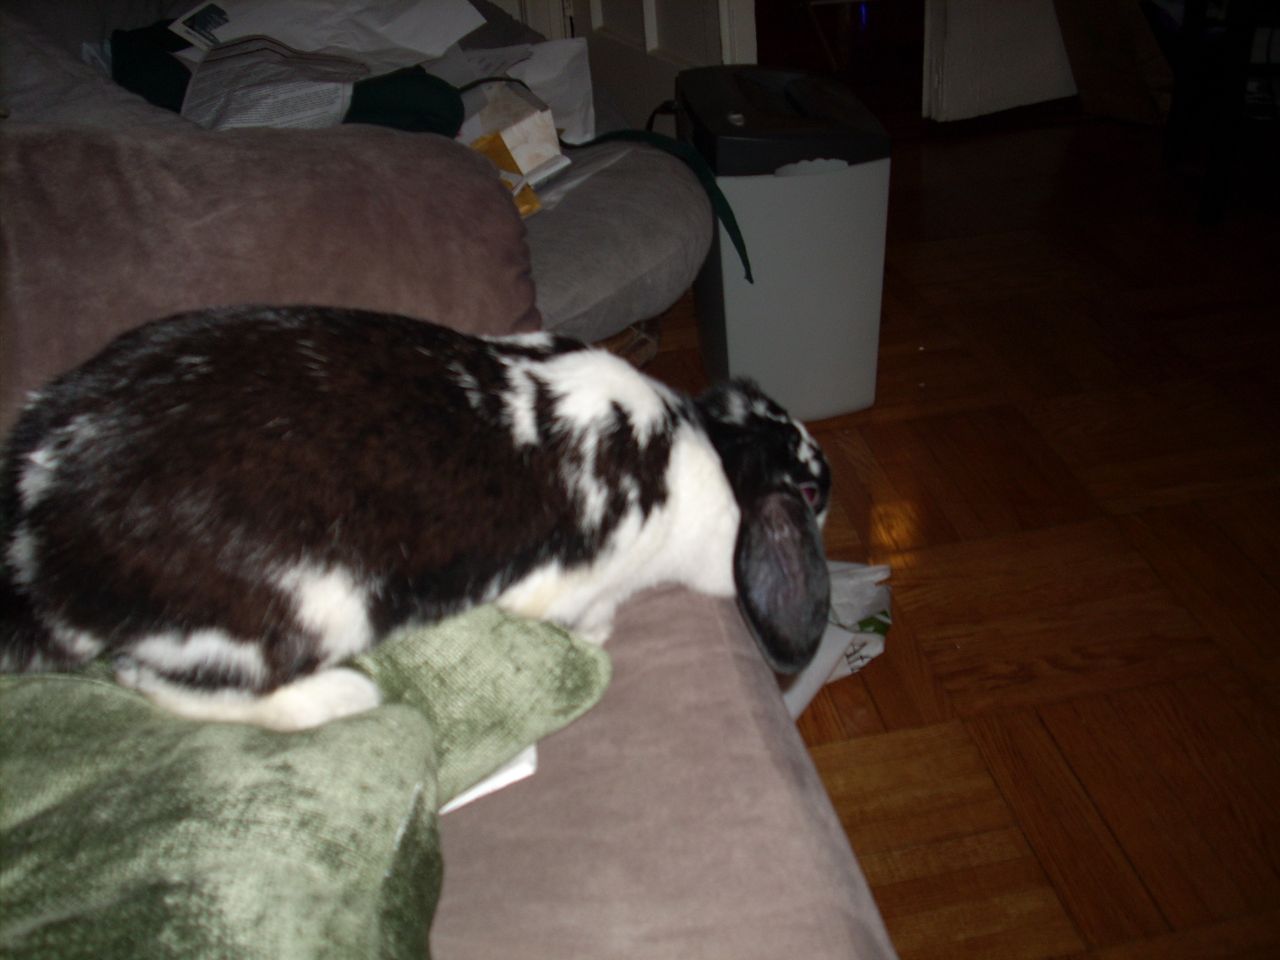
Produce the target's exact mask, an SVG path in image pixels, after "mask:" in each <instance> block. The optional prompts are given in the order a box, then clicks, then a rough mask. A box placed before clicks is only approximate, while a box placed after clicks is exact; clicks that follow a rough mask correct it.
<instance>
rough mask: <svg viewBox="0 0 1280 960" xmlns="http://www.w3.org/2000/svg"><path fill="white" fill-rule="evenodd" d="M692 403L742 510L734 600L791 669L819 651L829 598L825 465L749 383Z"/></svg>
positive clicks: (778, 661) (806, 438)
mask: <svg viewBox="0 0 1280 960" xmlns="http://www.w3.org/2000/svg"><path fill="white" fill-rule="evenodd" d="M697 406H698V408H699V410H700V411H701V414H702V417H703V422H704V426H705V428H706V431H707V434H708V436H709V437H710V438H711V442H712V444H713V445H714V446H715V448H716V451H717V453H719V455H720V460H721V462H722V463H723V465H724V472H725V476H726V477H728V479H729V484H730V486H731V487H732V488H733V493H734V497H735V498H736V499H737V501H738V508H739V511H740V513H741V521H740V525H739V527H738V538H737V543H736V544H735V547H734V555H733V573H734V580H735V581H736V585H737V590H738V602H739V604H740V605H741V607H742V610H743V613H744V614H745V615H746V620H747V622H748V624H750V626H751V628H752V630H753V631H754V633H755V635H756V640H757V641H758V642H759V644H760V648H761V650H762V651H763V653H764V655H765V659H766V660H767V661H768V662H769V665H770V666H772V667H773V668H774V669H775V670H777V671H779V672H781V673H795V672H797V671H799V670H801V669H803V668H804V667H805V665H806V664H808V662H809V661H810V660H811V659H812V657H813V654H814V653H815V652H816V650H817V649H818V644H819V642H820V641H821V640H822V634H823V631H824V630H825V629H826V624H827V610H828V608H829V607H830V604H831V582H830V575H829V573H828V570H827V563H826V558H825V555H824V553H823V548H822V532H821V528H822V524H823V522H824V521H825V519H826V515H827V504H828V500H829V497H830V494H831V470H830V468H829V467H828V466H827V461H826V458H825V457H824V456H823V454H822V450H821V449H820V448H819V447H818V445H817V443H815V442H814V440H813V438H812V437H811V436H810V435H809V432H808V431H807V430H805V428H804V426H803V425H802V424H800V423H799V422H797V421H795V420H793V419H792V418H791V416H790V415H788V414H787V412H786V411H785V410H783V409H782V408H781V407H780V406H778V405H777V404H776V403H774V402H773V401H772V400H770V399H769V398H768V397H767V396H765V394H764V393H762V392H761V391H760V388H759V387H757V386H756V385H755V384H754V383H752V382H751V381H748V380H740V379H739V380H731V381H728V382H726V383H722V384H719V385H717V386H715V387H712V388H711V389H710V390H708V391H707V392H706V393H704V394H703V395H702V396H701V397H699V398H698V400H697Z"/></svg>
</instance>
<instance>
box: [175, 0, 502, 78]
mask: <svg viewBox="0 0 1280 960" xmlns="http://www.w3.org/2000/svg"><path fill="white" fill-rule="evenodd" d="M483 23H484V17H482V16H481V15H480V13H479V11H477V10H476V8H475V7H473V6H472V5H471V4H470V3H467V0H272V2H271V3H261V2H258V0H217V2H216V3H200V4H197V5H196V6H194V7H193V8H192V9H190V10H188V11H187V12H186V13H184V14H183V15H182V16H180V17H178V18H177V19H175V20H174V22H173V24H172V26H170V28H169V29H170V30H172V31H173V32H174V33H176V34H178V35H179V36H181V37H183V38H184V39H186V40H188V41H189V42H190V43H192V44H194V45H195V46H196V48H197V49H198V50H200V51H206V50H209V49H211V48H212V47H214V46H216V45H218V44H220V43H226V42H228V41H231V40H236V39H239V38H241V37H247V36H263V37H271V38H273V39H275V40H278V41H280V42H281V43H284V44H287V45H288V46H290V47H293V48H294V49H296V50H305V51H308V52H320V53H336V54H339V55H342V56H347V57H353V58H355V59H357V60H359V61H360V62H361V63H364V64H365V65H366V66H368V67H369V68H370V70H371V71H373V73H374V74H375V75H376V74H379V73H386V72H389V71H391V70H398V69H400V68H401V67H409V66H413V65H414V64H417V63H421V62H422V61H423V60H429V59H432V58H435V57H440V56H443V55H444V53H445V51H446V50H448V49H449V47H451V46H452V45H453V44H455V43H457V42H458V41H459V40H461V39H462V38H463V37H465V36H466V35H467V34H468V33H470V32H471V31H472V30H475V29H476V28H477V27H479V26H481V25H482V24H483ZM189 59H194V60H199V59H200V55H199V54H197V55H195V56H194V57H193V58H189Z"/></svg>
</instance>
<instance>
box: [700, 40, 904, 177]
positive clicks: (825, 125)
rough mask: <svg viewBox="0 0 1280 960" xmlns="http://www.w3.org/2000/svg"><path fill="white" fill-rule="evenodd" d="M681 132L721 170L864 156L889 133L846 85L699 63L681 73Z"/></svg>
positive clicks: (740, 172)
mask: <svg viewBox="0 0 1280 960" xmlns="http://www.w3.org/2000/svg"><path fill="white" fill-rule="evenodd" d="M676 103H677V107H678V110H679V111H680V115H679V118H678V119H679V125H680V127H681V131H680V133H681V136H682V137H684V138H685V139H688V140H690V141H692V143H693V144H694V146H695V147H697V148H698V150H699V152H700V153H701V154H702V155H703V157H704V158H705V159H706V161H707V162H708V163H709V164H710V165H711V169H712V170H713V171H715V172H716V173H717V174H720V175H724V176H752V175H758V174H768V173H773V171H774V170H776V169H777V168H778V167H780V166H782V165H783V164H787V163H795V162H796V161H798V160H812V159H817V158H832V159H837V160H844V161H846V162H848V163H851V164H853V163H865V162H867V161H870V160H880V159H883V158H884V157H887V156H889V135H888V134H887V133H886V132H885V130H884V127H882V126H881V125H880V122H879V121H878V120H876V118H875V117H874V116H873V115H872V113H871V111H870V110H868V109H867V108H866V107H865V106H863V104H862V103H861V101H859V100H858V98H857V97H855V96H854V95H853V93H852V91H850V90H849V88H848V87H847V86H845V85H844V84H842V83H839V82H837V81H835V80H830V79H827V78H824V77H818V76H814V75H813V74H808V73H803V72H797V71H789V70H774V69H769V68H765V67H755V66H741V65H727V66H719V67H695V68H693V69H691V70H684V71H681V72H680V74H679V75H677V77H676Z"/></svg>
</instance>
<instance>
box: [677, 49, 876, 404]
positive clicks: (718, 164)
mask: <svg viewBox="0 0 1280 960" xmlns="http://www.w3.org/2000/svg"><path fill="white" fill-rule="evenodd" d="M676 123H677V135H678V136H679V137H680V138H681V139H683V140H686V141H688V142H690V143H692V144H693V146H694V147H695V148H696V149H697V150H698V151H699V153H701V154H702V156H703V157H704V158H705V159H706V161H707V162H708V164H710V166H711V169H712V171H713V172H714V173H715V175H716V182H717V184H718V185H719V187H720V189H721V190H722V191H723V192H724V195H725V197H726V198H727V199H728V201H729V204H730V206H731V207H732V208H733V212H734V215H735V217H736V218H737V221H738V225H739V226H740V228H741V230H742V234H743V238H744V240H745V241H746V247H747V252H748V255H749V257H750V260H751V267H752V273H753V274H754V280H755V282H754V283H749V282H747V280H746V279H745V276H744V271H743V268H742V264H741V263H740V262H739V260H738V255H737V253H736V252H735V250H734V248H733V245H732V244H731V243H730V242H729V238H728V236H727V235H726V233H725V230H724V227H723V226H721V227H720V228H719V231H718V233H719V235H718V237H717V239H716V242H715V244H714V246H713V248H712V250H711V253H710V254H709V255H708V257H707V261H706V263H705V264H704V266H703V268H702V271H701V272H700V274H699V276H698V279H697V280H696V282H695V284H694V295H695V299H696V302H697V309H698V325H699V339H700V342H701V345H702V353H703V358H704V360H705V361H706V363H707V366H708V372H709V373H710V374H711V375H712V376H713V377H716V378H723V377H726V376H747V377H751V378H753V379H755V380H756V381H757V382H758V383H759V384H760V386H761V387H762V388H763V389H764V390H765V392H766V393H768V394H770V395H771V396H772V397H774V398H775V399H776V400H777V401H778V402H779V403H781V404H782V405H783V406H785V407H787V408H788V410H790V412H791V413H792V415H793V416H796V417H799V418H801V419H804V420H814V419H819V418H822V417H830V416H836V415H838V414H841V413H847V412H849V411H852V410H859V409H862V408H864V407H868V406H870V405H871V404H872V403H873V402H874V401H875V391H876V356H877V351H878V348H879V342H880V299H881V292H882V289H883V280H884V246H885V224H886V221H887V216H888V209H889V136H888V134H887V133H885V131H884V128H883V127H881V126H880V124H879V122H878V121H877V120H876V118H875V117H874V116H872V114H871V113H870V111H868V110H867V108H866V107H865V106H863V105H862V103H860V102H859V101H858V100H857V98H856V97H854V96H853V94H852V93H851V92H850V91H849V90H848V88H847V87H845V86H844V85H842V84H840V83H837V82H835V81H832V80H827V79H823V78H819V77H815V76H812V75H810V74H805V73H797V72H791V71H783V70H770V69H765V68H760V67H753V66H723V67H699V68H696V69H692V70H685V71H683V72H681V73H680V74H679V75H678V76H677V78H676Z"/></svg>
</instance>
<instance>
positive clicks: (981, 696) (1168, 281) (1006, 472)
mask: <svg viewBox="0 0 1280 960" xmlns="http://www.w3.org/2000/svg"><path fill="white" fill-rule="evenodd" d="M1193 210H1194V197H1193V196H1192V195H1191V194H1190V193H1189V192H1188V188H1187V186H1186V184H1185V183H1183V182H1182V181H1180V180H1178V179H1177V178H1176V177H1174V176H1173V175H1171V174H1169V173H1167V172H1166V171H1165V170H1164V169H1163V167H1162V164H1161V158H1160V140H1159V131H1158V130H1153V129H1148V128H1142V127H1133V126H1122V125H1118V124H1106V123H1095V122H1084V121H1081V122H1076V123H1061V122H1058V123H1055V124H1052V125H1047V126H1043V127H1041V128H1039V129H1023V130H1007V131H1004V132H987V133H981V134H976V135H971V136H953V137H932V138H923V139H920V140H917V141H912V142H907V143H904V144H899V145H897V146H895V153H894V159H893V186H892V192H891V201H890V226H889V249H888V257H887V265H886V280H885V292H884V308H883V324H882V331H881V340H882V342H881V350H880V358H879V374H878V378H879V380H878V398H877V402H876V404H875V406H874V407H872V408H871V409H869V410H866V411H862V412H859V413H856V414H852V415H849V416H845V417H840V418H837V419H833V420H829V421H825V422H822V423H818V424H815V425H813V429H814V432H815V434H816V435H817V436H818V437H819V439H820V440H821V441H822V443H823V444H824V446H825V448H826V450H827V451H828V454H829V456H830V458H831V461H832V464H833V468H834V472H835V483H836V493H835V498H836V499H835V503H834V506H833V509H832V513H831V518H830V521H829V524H828V529H827V545H828V551H829V553H830V554H831V555H832V556H833V557H834V558H839V559H851V560H861V561H870V562H877V563H888V564H889V565H890V566H891V567H892V569H893V575H892V585H893V591H894V625H893V629H892V631H891V633H890V635H889V638H888V644H887V650H886V652H885V653H884V654H883V655H882V656H881V657H880V658H878V659H876V660H875V661H873V662H872V663H871V664H870V665H869V666H868V667H867V668H866V669H865V670H864V671H863V672H861V673H860V674H857V675H856V676H854V677H850V678H847V679H845V680H842V681H840V682H837V683H835V684H832V685H829V686H828V687H827V688H825V689H824V690H823V691H822V693H821V694H820V695H819V696H818V698H817V699H816V700H815V701H814V703H813V704H812V706H811V707H810V708H809V710H808V711H807V712H806V714H805V715H804V716H803V717H802V718H801V722H800V727H801V731H802V733H803V735H804V737H805V739H806V742H807V743H808V744H809V746H810V750H811V753H812V756H813V758H814V760H815V762H816V764H817V766H818V769H819V770H820V772H821V774H822V776H823V778H824V780H825V782H826V785H827V787H828V790H829V792H830V794H831V798H832V800H833V802H834V804H835V807H836V809H837V811H838V812H839V815H840V817H841V819H842V821H843V823H844V825H845V828H846V830H847V832H848V835H849V838H850V840H851V842H852V844H853V847H854V849H855V850H856V852H857V854H858V856H859V859H860V861H861V863H862V866H863V868H864V870H865V871H866V874H867V877H868V879H869V880H870V883H871V885H872V888H873V889H874V891H875V894H876V897H877V900H878V902H879V904H880V907H881V909H882V911H883V913H884V916H885V920H886V922H887V924H888V926H889V930H890V932H891V934H892V935H893V938H894V941H895V943H896V944H897V947H898V949H899V951H900V953H901V955H902V957H903V958H904V960H926V958H958V957H960V958H962V957H973V958H1006V957H1008V958H1015V957H1016V958H1039V957H1072V958H1090V960H1104V958H1105V960H1122V958H1123V960H1136V958H1155V957H1160V958H1185V960H1192V958H1194V960H1201V958H1210V957H1212V958H1262V957H1268V958H1270V957H1280V429H1277V427H1278V426H1280V281H1278V279H1277V278H1280V218H1278V217H1277V216H1276V207H1275V205H1274V204H1270V205H1267V206H1264V207H1263V208H1255V207H1252V206H1250V205H1249V204H1248V203H1242V204H1240V205H1238V206H1237V207H1236V208H1235V209H1234V210H1233V212H1232V214H1231V216H1230V217H1229V218H1228V220H1227V221H1226V222H1225V223H1224V224H1222V225H1220V226H1218V227H1215V228H1204V227H1200V226H1197V224H1196V222H1195V219H1194V216H1193ZM649 369H650V371H651V372H653V373H654V374H655V375H657V376H659V377H662V378H664V379H667V380H669V381H670V382H673V383H675V384H677V385H679V386H681V387H684V388H686V389H688V388H696V387H698V386H699V385H700V384H701V383H702V382H703V374H702V370H701V367H700V361H699V359H698V354H697V341H696V330H695V327H694V319H693V316H692V307H691V305H690V303H689V302H688V301H687V300H686V301H684V302H683V303H682V304H680V305H678V306H677V307H676V308H675V309H673V311H672V312H671V313H670V314H668V316H667V317H666V318H665V321H664V329H663V343H662V350H661V353H660V354H659V356H658V357H657V358H656V359H655V360H654V361H653V363H652V364H651V365H650V367H649Z"/></svg>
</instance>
